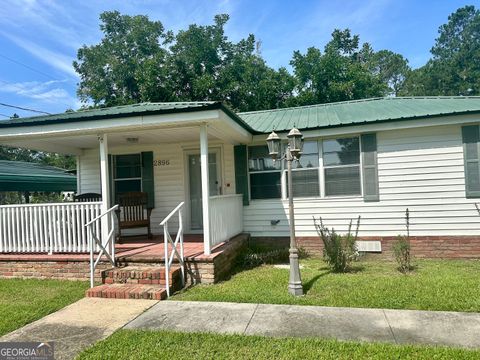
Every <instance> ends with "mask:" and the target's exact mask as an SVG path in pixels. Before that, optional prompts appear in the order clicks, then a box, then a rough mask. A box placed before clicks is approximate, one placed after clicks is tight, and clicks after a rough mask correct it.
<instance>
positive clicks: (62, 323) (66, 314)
mask: <svg viewBox="0 0 480 360" xmlns="http://www.w3.org/2000/svg"><path fill="white" fill-rule="evenodd" d="M156 303H157V301H154V300H133V299H132V300H129V299H100V298H84V299H81V300H79V301H77V302H75V303H73V304H70V305H69V306H67V307H65V308H63V309H61V310H59V311H57V312H55V313H53V314H50V315H47V316H45V317H44V318H42V319H39V320H37V321H35V322H33V323H31V324H28V325H26V326H24V327H22V328H20V329H18V330H15V331H13V332H11V333H9V334H7V335H4V336H3V337H0V342H3V341H41V342H49V341H53V342H54V351H55V359H73V358H74V357H75V356H76V355H77V354H78V353H80V352H81V351H82V350H84V349H85V348H87V347H89V346H90V345H93V344H94V343H96V342H97V341H100V340H102V339H105V338H106V337H108V336H110V335H111V334H112V333H113V332H114V331H115V330H117V329H119V328H121V327H122V326H124V325H125V324H126V323H128V322H129V321H131V320H132V319H134V318H135V317H137V316H138V315H139V314H141V313H142V312H144V311H145V310H147V309H148V308H150V307H151V306H153V305H154V304H156Z"/></svg>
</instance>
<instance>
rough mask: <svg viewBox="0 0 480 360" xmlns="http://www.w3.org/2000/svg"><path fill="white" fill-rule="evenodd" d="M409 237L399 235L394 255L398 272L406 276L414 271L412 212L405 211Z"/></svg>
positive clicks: (394, 245)
mask: <svg viewBox="0 0 480 360" xmlns="http://www.w3.org/2000/svg"><path fill="white" fill-rule="evenodd" d="M405 223H406V227H407V235H406V236H405V235H398V236H397V240H396V241H395V243H394V244H393V254H394V256H395V260H397V263H398V270H399V271H401V272H402V273H404V274H406V273H408V272H410V271H411V270H412V256H411V249H410V212H409V211H408V208H407V210H406V211H405Z"/></svg>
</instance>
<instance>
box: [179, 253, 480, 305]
mask: <svg viewBox="0 0 480 360" xmlns="http://www.w3.org/2000/svg"><path fill="white" fill-rule="evenodd" d="M415 263H416V265H417V269H416V270H415V271H414V272H413V273H412V274H409V275H403V274H401V273H400V272H398V271H397V270H396V263H394V262H391V261H379V260H376V261H373V260H370V261H368V260H364V261H361V262H358V263H355V268H354V269H353V271H352V272H350V273H346V274H334V273H331V272H330V271H329V270H328V268H327V267H326V266H325V263H324V262H323V261H322V260H320V259H307V260H303V261H301V264H302V265H303V266H304V269H302V270H301V273H302V278H303V279H302V280H303V284H304V290H305V293H306V295H305V296H303V297H299V298H295V297H292V296H290V295H289V294H288V293H287V284H288V270H287V269H278V268H274V267H273V266H271V265H265V266H261V267H258V268H254V269H252V270H245V271H240V272H238V273H236V274H234V275H233V276H232V277H231V279H229V280H227V281H225V282H222V283H219V284H216V285H198V286H194V287H192V288H190V289H187V290H185V291H183V292H181V293H179V294H177V295H175V296H173V297H172V299H173V300H195V301H231V302H248V303H267V304H297V305H322V306H341V307H366V308H388V309H420V310H450V311H469V312H480V261H479V260H416V262H415Z"/></svg>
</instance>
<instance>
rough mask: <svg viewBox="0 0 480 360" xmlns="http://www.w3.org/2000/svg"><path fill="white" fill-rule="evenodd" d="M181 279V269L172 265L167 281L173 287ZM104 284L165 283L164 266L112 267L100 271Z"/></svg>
mask: <svg viewBox="0 0 480 360" xmlns="http://www.w3.org/2000/svg"><path fill="white" fill-rule="evenodd" d="M180 281H181V270H180V268H179V267H172V268H171V269H170V274H169V282H170V285H171V286H173V287H175V288H176V287H177V284H178V283H180ZM102 282H103V283H104V284H142V285H164V286H165V285H166V282H165V268H164V267H161V266H126V267H123V268H114V269H109V270H105V271H103V272H102Z"/></svg>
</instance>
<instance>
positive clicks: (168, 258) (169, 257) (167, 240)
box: [160, 202, 185, 297]
mask: <svg viewBox="0 0 480 360" xmlns="http://www.w3.org/2000/svg"><path fill="white" fill-rule="evenodd" d="M183 205H185V203H184V202H181V203H180V204H178V206H177V207H176V208H175V209H173V210H172V212H171V213H170V214H168V215H167V217H166V218H165V219H163V221H162V222H161V223H160V226H163V242H164V246H165V288H166V290H167V296H168V297H170V268H171V266H172V263H173V260H174V257H175V256H176V257H177V259H178V262H179V263H180V268H181V269H182V287H183V286H185V262H184V255H183V219H182V209H183ZM176 213H178V230H177V235H176V237H175V241H173V240H172V237H171V236H170V232H169V230H168V221H169V220H170V219H171V218H172V217H173V216H174V215H175V214H176ZM169 245H170V246H171V251H169V249H168V248H169ZM178 245H180V253H179V252H178V249H177V246H178Z"/></svg>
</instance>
